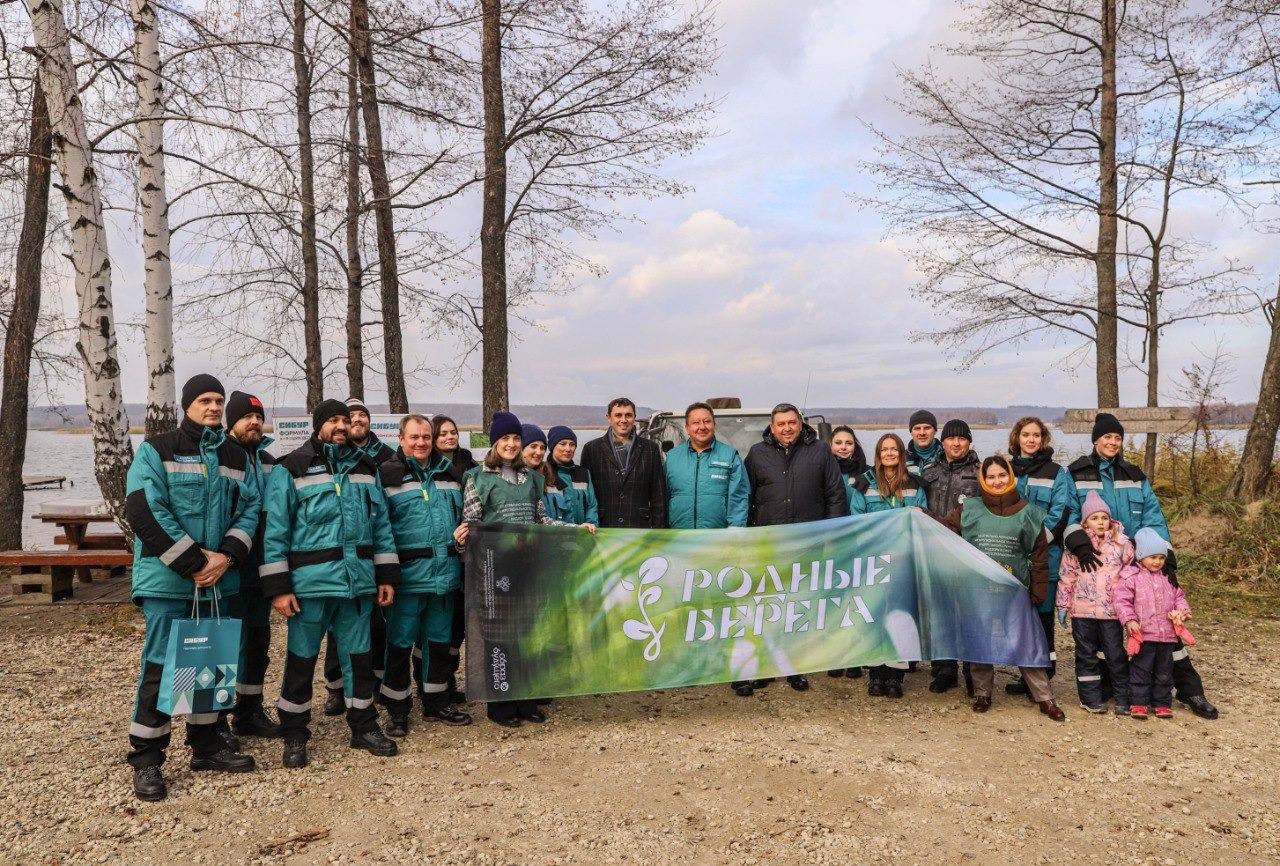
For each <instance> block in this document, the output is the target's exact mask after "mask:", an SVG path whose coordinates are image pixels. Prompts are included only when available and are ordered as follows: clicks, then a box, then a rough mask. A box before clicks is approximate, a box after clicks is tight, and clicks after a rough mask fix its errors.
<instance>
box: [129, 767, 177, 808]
mask: <svg viewBox="0 0 1280 866" xmlns="http://www.w3.org/2000/svg"><path fill="white" fill-rule="evenodd" d="M133 794H134V796H135V797H137V798H138V799H139V800H142V801H144V802H147V803H155V802H158V801H160V800H163V799H164V798H165V797H167V796H169V788H168V787H167V786H166V785H165V783H164V774H163V773H161V772H160V768H159V767H139V768H138V769H136V770H134V771H133Z"/></svg>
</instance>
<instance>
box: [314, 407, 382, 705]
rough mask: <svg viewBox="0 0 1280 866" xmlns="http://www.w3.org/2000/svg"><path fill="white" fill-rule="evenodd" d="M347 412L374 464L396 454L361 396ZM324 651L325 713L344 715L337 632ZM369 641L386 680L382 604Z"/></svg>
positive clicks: (358, 443) (356, 440)
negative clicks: (372, 424) (376, 430)
mask: <svg viewBox="0 0 1280 866" xmlns="http://www.w3.org/2000/svg"><path fill="white" fill-rule="evenodd" d="M347 413H348V415H349V417H350V418H351V424H350V426H349V428H348V430H347V436H348V440H349V441H350V442H351V444H352V445H354V446H355V447H356V448H358V449H360V450H361V451H363V452H364V453H365V454H367V455H368V456H369V459H371V460H372V461H373V464H374V466H381V465H382V464H383V463H386V462H387V461H388V460H390V459H391V458H392V457H394V456H395V453H396V452H395V450H394V449H392V448H388V447H387V445H386V443H384V442H383V441H382V440H381V439H379V438H378V434H377V433H374V432H373V430H372V429H370V420H371V419H370V417H369V416H370V414H371V413H370V412H369V407H368V406H366V405H365V404H364V401H363V400H361V399H360V398H359V397H348V398H347ZM327 638H328V639H327V640H326V641H325V651H324V684H325V698H324V714H325V715H326V716H340V715H342V713H343V712H344V710H345V709H346V707H345V703H344V701H343V697H342V667H341V666H340V665H339V664H338V648H337V646H336V645H335V641H334V637H333V632H329V634H328V636H327ZM369 645H370V647H371V648H372V653H373V675H374V677H376V678H377V680H378V682H379V683H381V682H382V674H383V670H382V660H383V657H384V656H385V655H386V650H387V620H386V616H385V614H384V611H383V610H382V608H375V609H374V611H373V614H372V615H371V616H370V617H369Z"/></svg>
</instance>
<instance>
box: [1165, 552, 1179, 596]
mask: <svg viewBox="0 0 1280 866" xmlns="http://www.w3.org/2000/svg"><path fill="white" fill-rule="evenodd" d="M1162 570H1163V571H1164V576H1165V577H1167V578H1169V583H1170V585H1172V586H1174V587H1176V586H1177V585H1178V557H1176V556H1174V555H1173V548H1172V547H1170V548H1169V552H1168V553H1166V554H1165V555H1164V569H1162Z"/></svg>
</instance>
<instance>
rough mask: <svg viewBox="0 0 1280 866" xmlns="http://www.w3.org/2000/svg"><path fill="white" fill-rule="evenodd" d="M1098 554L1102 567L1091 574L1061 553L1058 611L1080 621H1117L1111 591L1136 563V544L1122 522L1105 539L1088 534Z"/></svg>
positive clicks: (1065, 551)
mask: <svg viewBox="0 0 1280 866" xmlns="http://www.w3.org/2000/svg"><path fill="white" fill-rule="evenodd" d="M1089 540H1090V541H1092V542H1093V547H1094V549H1095V550H1099V551H1101V552H1100V553H1099V554H1098V559H1100V560H1102V564H1101V565H1100V566H1098V569H1097V570H1096V571H1094V572H1092V573H1090V572H1087V571H1085V570H1084V569H1083V568H1081V567H1080V560H1078V559H1076V556H1075V554H1073V553H1072V552H1071V551H1069V550H1064V551H1063V552H1062V565H1061V566H1060V567H1059V569H1058V607H1059V608H1061V609H1063V610H1065V611H1067V612H1068V613H1070V614H1071V615H1072V616H1073V617H1079V618H1081V619H1115V618H1116V609H1115V606H1114V605H1112V603H1111V590H1112V588H1114V587H1115V585H1116V580H1117V579H1118V578H1119V577H1120V572H1121V571H1122V570H1123V569H1124V567H1125V566H1126V565H1129V564H1131V563H1132V562H1133V542H1132V541H1130V540H1129V536H1127V535H1125V534H1124V527H1123V526H1121V525H1120V521H1118V520H1114V521H1112V523H1111V531H1110V532H1108V533H1106V534H1105V535H1095V534H1094V533H1092V532H1090V533H1089Z"/></svg>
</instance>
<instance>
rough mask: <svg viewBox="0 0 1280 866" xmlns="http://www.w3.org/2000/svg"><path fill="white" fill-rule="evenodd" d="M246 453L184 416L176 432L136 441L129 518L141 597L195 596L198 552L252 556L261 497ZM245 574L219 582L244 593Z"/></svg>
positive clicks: (226, 591)
mask: <svg viewBox="0 0 1280 866" xmlns="http://www.w3.org/2000/svg"><path fill="white" fill-rule="evenodd" d="M248 462H249V461H248V455H246V454H245V452H244V449H242V448H241V447H240V446H239V445H237V444H236V443H235V442H233V441H231V440H229V439H228V438H227V435H226V432H225V431H224V430H223V429H222V428H221V427H205V426H202V425H200V424H196V423H195V422H194V421H192V420H191V419H190V418H185V417H184V418H183V419H182V423H181V424H180V425H179V427H178V429H177V430H173V431H170V432H168V433H161V434H159V435H158V436H152V437H150V438H148V439H146V440H144V441H143V443H142V444H141V445H139V446H138V451H137V453H136V454H135V455H134V458H133V463H132V464H130V466H129V472H128V475H127V476H126V479H125V491H126V498H125V515H126V516H127V517H128V518H129V524H130V526H132V527H133V532H134V541H133V557H134V559H133V592H132V596H133V599H134V600H135V601H137V600H138V599H141V598H181V599H188V600H189V599H190V598H191V597H192V595H193V594H194V591H195V585H194V583H193V582H192V579H191V575H192V574H194V573H195V572H197V571H199V570H200V569H201V568H203V567H204V564H205V556H204V554H203V553H202V552H201V549H202V548H203V549H205V550H216V551H219V552H221V553H225V554H228V555H229V556H232V557H234V558H235V559H236V561H237V562H241V563H243V562H245V561H247V560H248V559H249V556H250V551H251V548H252V547H253V536H254V533H255V532H256V530H257V528H258V514H259V512H260V508H261V498H260V496H259V494H258V490H257V487H256V485H254V484H253V483H252V482H250V481H249V480H248V479H247V477H246V471H245V470H246V467H247V466H248ZM239 587H240V572H239V570H238V569H237V568H235V567H232V568H229V569H227V572H226V573H225V574H224V575H223V576H222V578H221V579H220V580H219V581H218V590H219V592H220V593H221V594H222V595H224V596H227V595H234V594H235V593H236V592H237V591H239Z"/></svg>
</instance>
